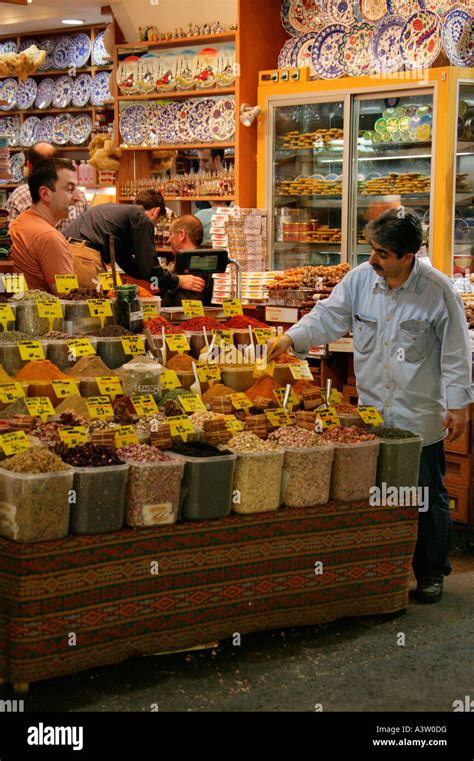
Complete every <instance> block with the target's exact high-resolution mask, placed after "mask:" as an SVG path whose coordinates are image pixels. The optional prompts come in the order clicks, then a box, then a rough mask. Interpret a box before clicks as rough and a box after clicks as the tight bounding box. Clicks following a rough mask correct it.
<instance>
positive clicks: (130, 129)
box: [119, 105, 146, 145]
mask: <svg viewBox="0 0 474 761" xmlns="http://www.w3.org/2000/svg"><path fill="white" fill-rule="evenodd" d="M145 113H146V107H145V106H139V105H137V106H127V107H126V108H124V110H123V111H122V113H121V114H120V122H119V125H120V126H119V129H120V135H121V137H122V140H123V141H124V143H127V144H128V145H140V144H141V143H143V141H144V140H145V129H144V127H145V123H144V121H145V120H144V118H143V117H144V115H145Z"/></svg>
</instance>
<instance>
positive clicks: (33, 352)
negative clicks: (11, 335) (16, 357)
mask: <svg viewBox="0 0 474 761" xmlns="http://www.w3.org/2000/svg"><path fill="white" fill-rule="evenodd" d="M18 350H19V352H20V357H21V358H22V359H23V360H25V361H31V360H33V359H45V356H44V351H43V347H42V346H41V344H40V342H39V341H18Z"/></svg>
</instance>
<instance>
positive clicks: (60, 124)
mask: <svg viewBox="0 0 474 761" xmlns="http://www.w3.org/2000/svg"><path fill="white" fill-rule="evenodd" d="M72 123H73V116H72V114H68V113H66V114H58V115H57V116H55V117H54V119H53V128H52V131H53V140H52V142H53V143H54V144H55V145H67V143H68V142H69V138H70V135H71V127H72Z"/></svg>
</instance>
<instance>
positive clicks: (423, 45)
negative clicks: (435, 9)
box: [400, 11, 441, 69]
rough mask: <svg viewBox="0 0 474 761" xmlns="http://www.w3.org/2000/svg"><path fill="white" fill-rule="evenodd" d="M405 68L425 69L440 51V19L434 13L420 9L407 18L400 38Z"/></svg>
mask: <svg viewBox="0 0 474 761" xmlns="http://www.w3.org/2000/svg"><path fill="white" fill-rule="evenodd" d="M400 47H401V51H402V58H403V62H404V64H405V66H406V68H407V69H426V68H427V67H428V66H430V65H431V64H432V63H433V61H435V60H436V58H437V57H438V55H439V53H440V51H441V21H440V20H439V17H438V16H437V15H436V13H432V12H431V11H420V13H415V14H414V15H413V16H411V18H409V19H408V21H407V22H406V24H405V26H404V27H403V30H402V36H401V40H400Z"/></svg>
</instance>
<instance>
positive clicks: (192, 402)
mask: <svg viewBox="0 0 474 761" xmlns="http://www.w3.org/2000/svg"><path fill="white" fill-rule="evenodd" d="M178 401H179V403H180V405H181V407H182V408H183V410H184V411H185V412H201V411H202V410H205V409H206V405H205V404H204V402H203V401H202V399H201V397H200V396H194V395H192V394H190V395H186V396H180V397H178Z"/></svg>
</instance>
